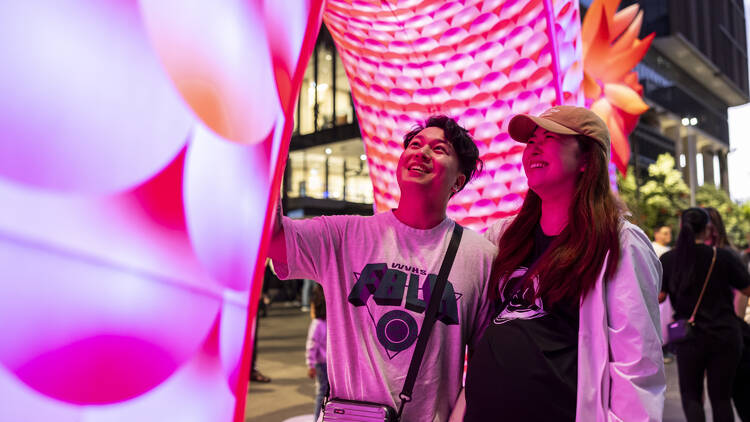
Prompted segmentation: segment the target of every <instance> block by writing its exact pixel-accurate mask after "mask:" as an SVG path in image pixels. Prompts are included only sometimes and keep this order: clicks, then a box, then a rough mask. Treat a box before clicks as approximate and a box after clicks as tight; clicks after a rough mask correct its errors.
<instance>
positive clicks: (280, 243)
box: [268, 198, 287, 265]
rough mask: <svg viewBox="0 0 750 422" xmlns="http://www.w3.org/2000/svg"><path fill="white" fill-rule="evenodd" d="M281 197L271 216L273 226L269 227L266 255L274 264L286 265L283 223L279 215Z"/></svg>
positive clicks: (280, 212) (280, 213)
mask: <svg viewBox="0 0 750 422" xmlns="http://www.w3.org/2000/svg"><path fill="white" fill-rule="evenodd" d="M282 215H283V214H282V211H281V198H279V200H278V201H277V203H276V213H274V217H273V227H272V228H271V244H270V245H269V247H268V257H269V258H271V259H272V260H273V262H274V264H282V265H286V263H287V262H286V240H285V239H284V225H283V224H282V221H281V217H282Z"/></svg>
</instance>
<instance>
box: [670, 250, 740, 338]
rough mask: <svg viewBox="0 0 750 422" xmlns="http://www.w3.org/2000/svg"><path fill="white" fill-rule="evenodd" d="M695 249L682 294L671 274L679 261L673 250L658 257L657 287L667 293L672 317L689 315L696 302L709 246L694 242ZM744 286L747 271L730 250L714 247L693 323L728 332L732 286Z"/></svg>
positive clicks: (717, 332) (711, 330) (720, 334)
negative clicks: (660, 275)
mask: <svg viewBox="0 0 750 422" xmlns="http://www.w3.org/2000/svg"><path fill="white" fill-rule="evenodd" d="M695 252H696V256H695V265H694V267H693V271H692V276H691V277H690V280H689V286H688V287H687V289H685V292H684V293H683V294H680V292H679V289H678V286H677V281H676V280H675V279H674V278H673V272H674V269H675V266H677V265H681V263H679V262H677V251H676V250H675V249H672V250H671V251H669V252H666V253H665V254H664V255H662V256H661V258H660V260H661V264H662V267H663V270H664V272H663V274H664V276H663V281H662V285H661V290H662V292H664V293H666V294H668V295H669V301H670V302H671V303H672V309H674V315H673V317H674V319H687V318H690V315H691V314H692V313H693V309H694V308H695V304H696V303H697V302H698V297H699V296H700V293H701V289H702V288H703V283H704V282H705V281H706V274H707V273H708V267H709V266H710V265H711V258H712V257H713V250H712V248H711V247H710V246H706V245H701V244H698V245H696V251H695ZM747 286H750V275H749V274H748V272H747V270H746V269H745V268H744V267H743V265H742V262H741V261H740V259H739V258H738V257H737V256H736V255H735V254H734V252H732V251H730V250H728V249H722V248H718V249H717V250H716V263H715V264H714V269H713V271H712V272H711V277H710V278H709V280H708V285H707V286H706V293H705V294H704V295H703V301H701V304H700V306H699V307H698V313H697V314H696V316H695V325H696V327H697V328H698V329H700V330H703V331H705V332H707V333H709V334H713V335H715V336H717V337H724V336H726V335H728V331H730V332H731V331H735V330H737V320H736V318H735V317H734V305H733V303H734V302H733V300H734V294H733V292H732V287H734V288H735V289H744V288H746V287H747ZM729 335H731V334H729Z"/></svg>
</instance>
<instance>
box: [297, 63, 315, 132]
mask: <svg viewBox="0 0 750 422" xmlns="http://www.w3.org/2000/svg"><path fill="white" fill-rule="evenodd" d="M298 107H299V121H298V122H297V125H296V127H298V130H299V132H298V133H299V134H300V135H306V134H308V133H313V132H315V60H314V58H310V61H309V62H308V63H307V69H305V76H304V78H303V79H302V88H301V89H300V92H299V105H298Z"/></svg>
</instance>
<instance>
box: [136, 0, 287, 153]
mask: <svg viewBox="0 0 750 422" xmlns="http://www.w3.org/2000/svg"><path fill="white" fill-rule="evenodd" d="M140 5H141V10H142V12H143V16H144V18H145V21H146V23H147V26H148V28H149V34H150V36H151V39H152V40H153V45H154V46H155V48H156V51H157V52H158V53H159V56H160V57H161V61H162V63H163V64H164V66H165V67H166V69H167V73H168V74H169V76H170V77H171V79H172V81H173V82H174V84H175V85H176V86H177V89H178V90H179V91H180V93H181V94H182V96H183V98H184V99H185V100H186V101H187V103H188V104H189V105H190V107H191V108H192V109H193V111H194V112H195V114H196V115H197V116H198V117H199V118H200V119H201V120H202V122H203V123H204V124H206V126H208V127H209V128H211V129H212V130H214V131H215V132H216V133H217V134H219V135H220V136H222V137H223V138H225V139H227V140H231V141H235V142H239V143H243V144H254V143H258V142H262V141H263V140H265V139H266V137H267V136H268V134H269V133H270V131H271V129H272V128H273V126H274V124H275V122H276V116H277V115H278V114H279V113H280V111H281V104H280V99H279V94H278V92H277V89H276V84H275V83H273V81H275V75H274V73H273V69H274V66H273V61H272V55H271V51H270V49H269V41H268V38H267V35H266V31H265V25H264V14H263V7H262V6H261V5H260V4H258V3H251V4H249V5H246V4H245V3H244V2H241V1H232V2H219V3H216V2H211V1H206V0H172V1H169V0H143V1H141V2H140ZM289 25H290V26H292V25H291V22H289ZM289 50H291V48H290V49H289ZM285 56H286V55H285ZM289 57H291V56H289Z"/></svg>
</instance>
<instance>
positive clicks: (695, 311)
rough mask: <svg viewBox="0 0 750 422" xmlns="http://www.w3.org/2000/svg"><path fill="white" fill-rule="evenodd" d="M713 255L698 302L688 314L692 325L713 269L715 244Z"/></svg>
mask: <svg viewBox="0 0 750 422" xmlns="http://www.w3.org/2000/svg"><path fill="white" fill-rule="evenodd" d="M713 250H714V255H713V256H712V257H711V266H710V267H708V273H706V281H704V282H703V289H701V295H700V296H698V303H696V304H695V308H693V313H692V314H691V315H690V319H689V320H688V322H689V323H690V324H691V325H693V324H695V314H697V313H698V307H699V306H701V301H702V300H703V294H704V293H706V286H708V279H709V278H711V271H713V269H714V264H715V263H716V246H714V247H713Z"/></svg>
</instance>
